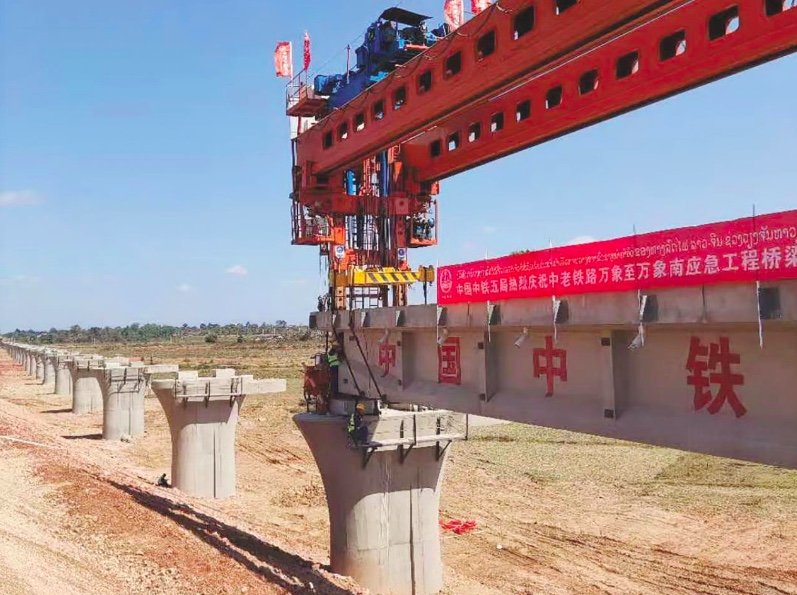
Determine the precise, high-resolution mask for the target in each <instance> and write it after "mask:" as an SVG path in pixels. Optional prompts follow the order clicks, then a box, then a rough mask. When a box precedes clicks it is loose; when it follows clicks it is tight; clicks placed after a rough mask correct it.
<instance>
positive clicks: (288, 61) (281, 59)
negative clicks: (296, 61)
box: [274, 41, 293, 78]
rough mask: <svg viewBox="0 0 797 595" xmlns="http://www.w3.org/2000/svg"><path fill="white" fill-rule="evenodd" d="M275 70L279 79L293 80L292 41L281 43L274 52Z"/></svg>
mask: <svg viewBox="0 0 797 595" xmlns="http://www.w3.org/2000/svg"><path fill="white" fill-rule="evenodd" d="M274 70H276V72H277V76H278V77H286V78H293V47H292V46H291V42H290V41H280V42H279V43H278V44H277V48H276V49H275V50H274Z"/></svg>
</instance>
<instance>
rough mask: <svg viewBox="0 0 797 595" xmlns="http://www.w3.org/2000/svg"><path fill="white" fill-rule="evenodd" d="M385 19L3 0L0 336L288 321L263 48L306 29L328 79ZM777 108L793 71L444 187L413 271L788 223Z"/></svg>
mask: <svg viewBox="0 0 797 595" xmlns="http://www.w3.org/2000/svg"><path fill="white" fill-rule="evenodd" d="M344 6H345V8H343V7H344ZM404 6H405V7H407V8H410V9H415V10H418V11H419V12H426V13H427V14H433V15H436V16H437V17H440V15H441V14H442V8H441V6H442V0H405V2H404ZM382 7H383V6H382V5H381V4H378V3H374V2H372V1H369V2H366V1H365V0H354V1H351V0H347V1H346V2H345V3H341V2H309V1H307V2H303V1H298V0H297V1H294V2H273V1H272V2H269V1H265V0H230V1H228V2H197V1H189V0H168V1H164V0H114V1H113V2H108V1H107V0H74V1H73V2H64V1H63V0H0V331H7V330H13V329H14V328H16V327H20V328H30V327H33V328H49V327H51V326H55V327H65V326H69V325H72V324H80V325H82V326H93V325H100V326H102V325H120V324H127V323H130V322H162V323H173V324H182V323H183V322H189V323H199V322H202V321H206V322H207V321H209V322H220V323H224V322H246V321H247V320H248V321H252V322H264V321H273V320H276V319H286V320H289V321H292V322H303V321H305V320H306V315H307V312H309V311H310V310H312V309H313V308H314V306H315V296H316V295H317V294H318V293H319V292H320V291H321V289H322V287H323V280H321V279H320V277H319V263H318V256H317V253H316V251H315V249H313V248H302V247H292V246H290V240H289V235H290V230H289V218H288V213H289V201H288V193H289V192H290V172H289V150H288V149H289V141H288V124H287V120H286V118H285V116H284V99H283V93H284V81H282V80H278V79H276V78H275V77H274V74H273V67H272V61H271V57H272V51H273V47H274V45H275V42H276V41H278V40H280V39H290V40H293V41H294V43H295V44H296V45H298V44H299V43H300V41H301V37H302V34H303V32H304V30H305V29H308V30H309V31H310V33H311V35H312V36H313V44H314V58H315V60H314V62H315V66H321V65H322V64H323V63H324V62H326V61H327V60H328V59H330V58H333V57H334V56H335V55H337V56H338V59H337V61H335V60H333V62H332V64H331V65H330V68H329V70H331V71H336V70H338V69H342V67H343V63H344V57H343V56H342V55H341V54H340V50H341V48H343V47H345V45H346V43H347V42H349V41H351V40H353V39H354V38H356V37H357V36H358V35H359V34H361V33H362V31H363V30H364V29H365V27H366V26H367V25H368V23H369V22H370V21H371V20H373V18H374V17H376V16H377V14H378V13H379V12H380V9H381V8H382ZM438 20H440V19H439V18H438ZM297 60H298V57H297ZM795 96H797V57H795V56H791V57H788V58H784V59H781V60H779V61H777V62H774V63H770V64H767V65H765V66H762V67H759V68H757V69H754V70H751V71H747V72H745V73H742V74H740V75H737V76H734V77H732V78H730V79H725V80H723V81H720V82H718V83H715V84H713V85H710V86H708V87H704V88H701V89H698V90H696V91H692V92H690V93H688V94H686V95H681V96H679V97H676V98H673V99H670V100H668V101H666V102H663V103H659V104H656V105H654V106H651V107H647V108H645V109H643V110H640V111H636V112H633V113H631V114H628V115H626V116H624V117H622V118H620V119H617V120H613V121H611V122H607V123H603V124H600V125H598V126H595V127H592V128H589V129H587V130H583V131H581V132H578V133H576V134H573V135H571V136H568V137H565V138H562V139H559V140H557V141H554V142H551V143H549V144H546V145H544V146H541V147H537V148H534V149H532V150H529V151H525V152H523V153H520V154H518V155H515V156H512V157H510V158H507V159H504V160H502V161H500V162H497V163H493V164H490V165H487V166H484V167H481V168H479V169H477V170H474V171H471V172H468V173H465V174H462V175H460V176H458V177H456V178H453V179H451V180H447V181H445V182H444V184H443V185H442V195H441V231H442V245H441V247H439V248H438V249H433V250H426V251H424V250H419V251H416V252H415V254H414V255H413V261H414V263H415V264H421V263H431V264H435V263H436V262H440V263H441V264H444V263H451V262H461V261H465V260H473V259H476V258H480V257H482V256H483V255H484V253H485V251H489V254H490V255H500V254H504V253H507V252H510V251H513V250H517V249H527V248H537V247H546V246H547V245H548V244H549V242H553V243H554V244H555V245H557V244H564V243H568V242H570V241H571V240H573V239H574V238H576V237H580V236H591V237H594V238H599V239H603V238H610V237H614V236H622V235H627V234H629V233H630V232H631V230H632V229H633V226H636V228H637V230H638V231H640V232H644V231H652V230H655V229H663V228H668V227H676V226H681V225H691V224H698V223H704V222H709V221H713V220H721V219H727V218H734V217H737V216H744V215H747V214H749V213H750V210H751V208H752V205H753V203H755V204H756V205H757V208H758V211H759V212H770V211H777V210H783V209H789V208H795V207H797V167H795V157H794V139H795V138H797V111H795V109H794V97H795Z"/></svg>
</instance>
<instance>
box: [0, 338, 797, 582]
mask: <svg viewBox="0 0 797 595" xmlns="http://www.w3.org/2000/svg"><path fill="white" fill-rule="evenodd" d="M170 349H171V348H170ZM208 349H211V347H208ZM118 351H121V349H118ZM285 353H287V352H285V351H283V352H282V354H283V355H282V356H279V355H278V354H276V353H274V354H269V355H268V357H269V358H272V360H273V361H271V362H270V363H268V362H267V363H262V364H261V365H259V369H260V370H263V369H267V368H271V367H272V364H273V366H274V367H276V368H278V369H282V370H285V369H289V365H288V363H286V361H284V358H285V357H286V356H285V355H284V354H285ZM290 354H291V357H300V356H301V357H304V356H305V354H303V353H301V350H298V351H296V353H293V352H290ZM192 357H193V356H192ZM198 357H204V358H206V359H207V354H205V355H201V356H198ZM280 358H282V359H280ZM175 359H177V361H181V363H183V365H186V364H192V363H195V362H192V361H188V362H186V361H183V359H178V358H175ZM185 359H188V358H187V357H186V358H185ZM278 360H279V361H278ZM217 361H218V358H217ZM223 361H224V362H225V363H226V364H232V365H237V364H245V362H240V361H236V360H235V356H234V354H232V355H230V354H226V355H225V358H224V360H223ZM244 367H245V366H244ZM266 371H268V370H266ZM298 394H299V393H298V380H297V378H295V377H293V378H291V379H290V384H289V392H288V394H286V395H281V396H278V397H268V398H263V399H252V400H250V401H248V402H247V403H246V404H245V405H244V408H243V412H242V421H241V425H240V428H239V434H238V480H239V494H238V495H237V496H236V497H235V498H232V499H230V500H226V501H223V502H207V501H201V500H197V499H192V498H189V497H187V496H185V495H183V494H181V493H179V492H177V491H174V490H169V489H164V488H158V487H155V486H154V482H155V480H156V479H157V477H158V476H159V475H160V474H161V473H163V472H168V469H169V456H170V442H169V435H168V430H167V427H166V422H165V419H164V417H163V414H162V412H161V410H160V408H159V407H158V404H157V402H156V401H155V400H148V403H147V435H146V436H145V437H144V438H143V439H142V440H139V441H137V442H136V443H135V444H125V443H109V442H104V441H102V440H99V439H98V438H99V431H100V427H101V416H98V415H91V416H85V417H76V416H73V415H72V414H71V413H70V412H69V409H68V406H69V403H70V401H69V398H65V397H57V396H54V395H47V394H45V391H44V389H43V388H42V387H41V386H39V385H38V384H36V383H34V382H33V381H32V380H30V379H28V378H27V377H24V376H23V374H22V373H21V371H19V370H17V369H16V368H12V367H11V365H10V361H9V360H8V359H7V358H6V357H5V355H4V354H3V355H2V356H0V436H2V437H4V438H0V486H2V490H0V511H2V512H1V513H0V584H2V585H3V587H2V589H0V591H2V592H3V593H5V592H8V593H12V594H14V595H16V594H17V593H20V594H21V593H25V594H27V593H36V594H40V593H42V594H43V593H52V592H63V593H106V592H107V593H119V592H130V593H139V592H141V593H143V592H156V593H312V592H319V593H334V594H343V593H361V592H362V591H360V590H358V588H357V586H356V585H355V584H354V583H353V582H351V581H350V580H349V579H346V578H344V577H338V576H335V575H332V574H331V573H329V572H327V571H326V569H325V567H324V565H325V564H326V563H327V545H328V535H327V532H328V521H327V517H326V507H325V502H324V494H323V487H322V485H321V482H320V478H319V476H318V473H317V471H316V468H315V465H314V464H313V461H312V459H311V455H310V453H309V451H308V450H307V448H306V446H305V444H304V442H303V440H302V438H301V436H300V434H299V433H298V431H297V430H296V428H295V427H294V426H293V423H292V422H291V415H292V413H294V412H296V411H298V410H299V409H300V403H299V398H298ZM9 437H11V438H13V439H14V440H9V439H8V438H9ZM446 473H447V474H446V480H445V484H444V488H443V496H442V510H441V515H442V517H443V518H445V519H450V518H457V519H474V520H476V522H477V529H476V530H475V531H474V532H473V533H470V534H467V535H462V536H456V535H453V534H451V533H446V534H444V537H443V552H444V553H443V556H444V562H445V565H446V571H445V572H446V577H445V578H446V591H445V592H446V593H447V594H456V595H459V594H470V593H473V594H487V595H498V594H505V593H518V594H526V593H650V594H660V593H684V594H685V593H750V594H757V593H762V594H769V593H772V594H782V593H795V594H797V514H796V513H797V473H795V472H791V471H785V470H779V469H774V468H771V467H765V466H761V465H751V464H746V463H739V462H735V461H728V460H723V459H716V458H712V457H702V456H697V455H689V454H684V453H680V452H677V451H672V450H666V449H659V448H649V447H644V446H640V445H634V444H629V443H623V442H618V441H612V440H604V439H600V438H594V437H589V436H583V435H577V434H570V433H567V432H556V431H551V430H544V429H541V428H532V427H524V426H518V425H514V424H509V425H501V426H497V427H483V428H478V429H477V430H475V435H474V436H472V439H471V440H470V441H468V442H467V443H463V444H457V445H456V446H455V447H454V450H453V452H452V456H451V459H450V462H449V465H448V469H447V472H446Z"/></svg>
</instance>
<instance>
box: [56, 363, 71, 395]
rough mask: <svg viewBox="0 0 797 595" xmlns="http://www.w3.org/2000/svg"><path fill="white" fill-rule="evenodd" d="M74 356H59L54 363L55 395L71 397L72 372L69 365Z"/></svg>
mask: <svg viewBox="0 0 797 595" xmlns="http://www.w3.org/2000/svg"><path fill="white" fill-rule="evenodd" d="M74 355H75V354H72V355H61V356H59V357H58V358H57V359H56V362H55V394H56V395H62V396H66V395H71V394H72V372H71V370H70V369H69V364H70V361H71V360H72V359H74Z"/></svg>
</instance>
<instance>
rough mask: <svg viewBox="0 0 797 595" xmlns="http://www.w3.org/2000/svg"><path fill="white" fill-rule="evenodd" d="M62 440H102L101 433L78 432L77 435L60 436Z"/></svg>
mask: <svg viewBox="0 0 797 595" xmlns="http://www.w3.org/2000/svg"><path fill="white" fill-rule="evenodd" d="M61 438H63V439H64V440H102V433H99V434H78V435H77V436H69V435H67V436H61Z"/></svg>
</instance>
